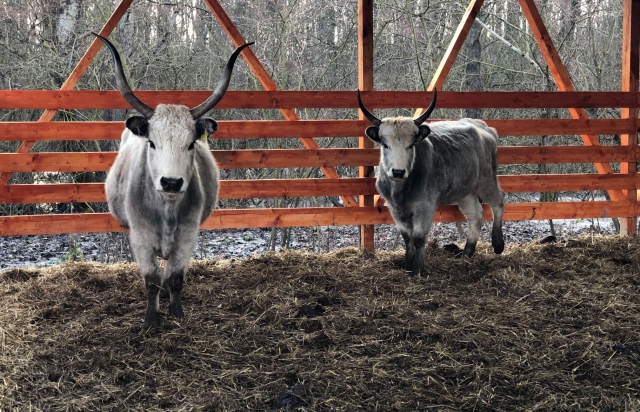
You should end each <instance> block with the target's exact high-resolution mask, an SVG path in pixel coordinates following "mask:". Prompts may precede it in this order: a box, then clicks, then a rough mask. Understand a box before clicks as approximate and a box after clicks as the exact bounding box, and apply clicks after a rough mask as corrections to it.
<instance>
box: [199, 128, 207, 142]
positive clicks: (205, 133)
mask: <svg viewBox="0 0 640 412" xmlns="http://www.w3.org/2000/svg"><path fill="white" fill-rule="evenodd" d="M208 138H209V134H208V133H207V131H206V130H205V131H204V132H202V134H201V135H200V140H207V139H208Z"/></svg>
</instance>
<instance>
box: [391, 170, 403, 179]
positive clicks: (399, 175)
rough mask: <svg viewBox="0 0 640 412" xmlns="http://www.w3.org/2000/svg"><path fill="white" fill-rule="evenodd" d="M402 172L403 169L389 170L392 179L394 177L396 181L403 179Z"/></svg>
mask: <svg viewBox="0 0 640 412" xmlns="http://www.w3.org/2000/svg"><path fill="white" fill-rule="evenodd" d="M404 172H405V170H404V169H391V174H393V177H395V178H396V179H400V178H403V177H404Z"/></svg>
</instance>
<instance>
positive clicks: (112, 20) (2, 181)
mask: <svg viewBox="0 0 640 412" xmlns="http://www.w3.org/2000/svg"><path fill="white" fill-rule="evenodd" d="M131 3H133V0H122V1H121V2H120V4H118V7H116V9H115V10H114V12H113V13H112V14H111V16H110V17H109V19H108V20H107V22H106V23H105V25H104V27H103V28H102V30H100V35H101V36H103V37H109V35H110V34H111V32H113V29H114V28H115V27H116V25H117V24H118V22H119V21H120V19H122V16H124V14H125V13H126V12H127V10H128V9H129V6H131ZM102 44H103V43H102V41H101V40H99V39H97V38H96V39H95V40H94V41H93V43H91V46H89V49H87V51H86V52H85V54H84V56H82V58H81V59H80V61H79V62H78V64H76V67H75V68H74V69H73V71H72V72H71V74H70V75H69V77H68V78H67V80H66V81H65V82H64V84H63V85H62V87H60V90H71V89H73V88H74V87H75V86H76V84H78V81H79V80H80V78H81V77H82V75H83V74H84V72H85V71H86V70H87V68H88V67H89V65H90V64H91V62H92V61H93V59H94V58H95V57H96V55H97V54H98V51H100V48H101V47H102ZM57 112H58V111H57V110H45V111H44V113H43V114H42V116H40V118H39V119H38V123H44V122H50V121H51V119H53V116H55V114H56V113H57ZM34 144H35V142H34V141H26V142H22V144H21V145H20V147H19V148H18V150H17V151H16V153H27V152H29V150H31V148H32V147H33V145H34ZM11 176H13V173H2V174H1V175H0V186H1V185H6V184H7V182H8V181H9V179H11Z"/></svg>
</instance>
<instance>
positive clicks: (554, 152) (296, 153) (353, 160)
mask: <svg viewBox="0 0 640 412" xmlns="http://www.w3.org/2000/svg"><path fill="white" fill-rule="evenodd" d="M635 152H636V151H635V149H634V148H632V147H629V146H501V147H499V148H498V163H500V164H502V165H504V164H538V163H546V164H552V163H557V164H560V163H593V161H594V160H597V161H600V162H612V163H620V162H636V156H635ZM211 153H212V154H213V156H214V157H215V159H216V163H218V167H220V169H265V168H298V167H323V166H331V167H335V166H356V167H357V166H363V165H364V166H376V165H377V164H378V162H379V158H380V150H379V149H358V148H353V149H275V150H274V149H266V150H212V151H211ZM116 154H117V152H80V153H21V154H14V153H2V154H0V172H12V173H13V172H105V171H107V170H109V168H110V167H111V165H112V164H113V161H114V159H115V157H116Z"/></svg>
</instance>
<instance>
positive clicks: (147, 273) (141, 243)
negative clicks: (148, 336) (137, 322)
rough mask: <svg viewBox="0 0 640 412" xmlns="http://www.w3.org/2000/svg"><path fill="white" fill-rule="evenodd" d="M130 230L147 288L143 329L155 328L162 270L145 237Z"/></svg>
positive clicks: (132, 244)
mask: <svg viewBox="0 0 640 412" xmlns="http://www.w3.org/2000/svg"><path fill="white" fill-rule="evenodd" d="M135 233H137V231H133V230H132V232H131V247H132V249H133V254H134V256H135V257H136V262H138V265H139V266H140V272H141V273H142V276H143V277H144V283H145V286H146V288H147V312H146V314H145V316H144V323H143V325H142V328H143V329H151V328H157V327H158V326H160V324H161V323H162V316H161V315H160V311H159V306H160V289H161V288H162V271H161V270H160V267H159V266H158V259H157V257H156V251H155V250H154V249H153V247H152V246H150V244H149V242H148V241H146V240H145V239H142V238H139V237H138V236H137V235H136V234H135Z"/></svg>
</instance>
